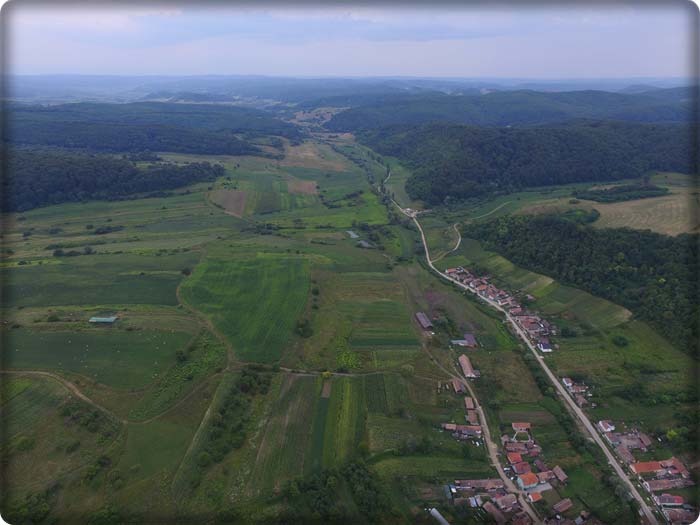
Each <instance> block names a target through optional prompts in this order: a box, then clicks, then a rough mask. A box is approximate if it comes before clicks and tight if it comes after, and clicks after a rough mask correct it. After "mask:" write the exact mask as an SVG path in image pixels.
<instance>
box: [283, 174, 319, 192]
mask: <svg viewBox="0 0 700 525" xmlns="http://www.w3.org/2000/svg"><path fill="white" fill-rule="evenodd" d="M287 191H288V192H289V193H302V194H304V195H316V194H317V193H318V190H317V189H316V181H315V180H301V179H297V178H294V177H290V178H289V179H287Z"/></svg>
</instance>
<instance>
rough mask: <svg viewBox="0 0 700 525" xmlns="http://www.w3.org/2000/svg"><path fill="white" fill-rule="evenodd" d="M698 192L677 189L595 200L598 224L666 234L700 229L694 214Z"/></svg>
mask: <svg viewBox="0 0 700 525" xmlns="http://www.w3.org/2000/svg"><path fill="white" fill-rule="evenodd" d="M698 206H699V201H698V195H697V194H693V193H691V192H687V191H677V192H674V193H673V194H671V195H667V196H665V197H655V198H653V199H641V200H634V201H626V202H615V203H611V204H600V203H596V204H595V206H594V207H595V209H597V210H598V211H599V212H600V219H598V220H597V221H596V222H595V223H594V225H595V226H598V227H600V228H621V227H627V228H634V229H637V230H647V229H648V230H653V231H655V232H659V233H665V234H667V235H678V234H680V233H691V232H698V231H700V222H699V221H698V217H697V210H698Z"/></svg>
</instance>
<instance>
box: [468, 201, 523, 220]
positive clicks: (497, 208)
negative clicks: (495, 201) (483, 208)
mask: <svg viewBox="0 0 700 525" xmlns="http://www.w3.org/2000/svg"><path fill="white" fill-rule="evenodd" d="M511 202H513V201H507V202H504V203H503V204H500V205H499V206H496V207H495V208H494V209H493V210H491V211H490V212H488V213H484V214H483V215H479V216H478V217H472V218H471V219H469V220H471V221H475V220H476V219H483V218H484V217H488V216H489V215H491V214H492V213H494V212H497V211H498V210H500V209H501V208H503V206H505V205H506V204H510V203H511Z"/></svg>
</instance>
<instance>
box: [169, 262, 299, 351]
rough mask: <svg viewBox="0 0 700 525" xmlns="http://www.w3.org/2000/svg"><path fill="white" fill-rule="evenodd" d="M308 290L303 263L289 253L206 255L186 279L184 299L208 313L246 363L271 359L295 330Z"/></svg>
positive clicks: (183, 290) (282, 347)
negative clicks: (232, 257)
mask: <svg viewBox="0 0 700 525" xmlns="http://www.w3.org/2000/svg"><path fill="white" fill-rule="evenodd" d="M308 289H309V273H308V263H307V262H306V261H305V260H304V259H300V258H294V257H277V256H272V257H271V256H265V255H264V254H261V255H260V256H258V257H255V258H252V259H247V260H229V259H228V258H226V257H207V258H206V259H205V260H204V262H202V264H200V265H199V266H198V267H197V269H196V270H195V272H194V274H193V275H192V276H191V277H190V278H189V279H187V281H185V284H184V286H183V289H182V292H183V296H184V298H185V300H186V301H187V302H189V303H190V304H191V305H192V306H194V307H195V308H197V309H198V310H200V311H202V312H204V313H205V314H206V315H207V316H209V317H210V318H211V319H212V321H213V322H214V325H215V326H216V327H217V328H218V329H219V330H220V331H221V332H222V333H223V334H224V335H225V336H226V337H227V338H228V340H229V341H230V343H231V344H232V345H233V347H234V349H235V352H236V355H237V356H238V357H240V358H241V359H244V360H247V361H259V362H273V361H277V360H279V358H280V357H281V355H282V351H283V350H284V348H285V346H286V345H287V344H288V342H289V339H290V337H292V334H293V333H294V329H295V323H296V322H297V320H298V318H299V314H300V313H301V309H302V307H303V304H304V302H305V300H306V295H307V293H308Z"/></svg>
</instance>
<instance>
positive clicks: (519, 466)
mask: <svg viewBox="0 0 700 525" xmlns="http://www.w3.org/2000/svg"><path fill="white" fill-rule="evenodd" d="M530 471H532V468H531V467H530V464H529V463H528V462H527V461H521V462H520V463H515V464H513V472H515V473H516V474H527V473H528V472H530Z"/></svg>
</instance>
